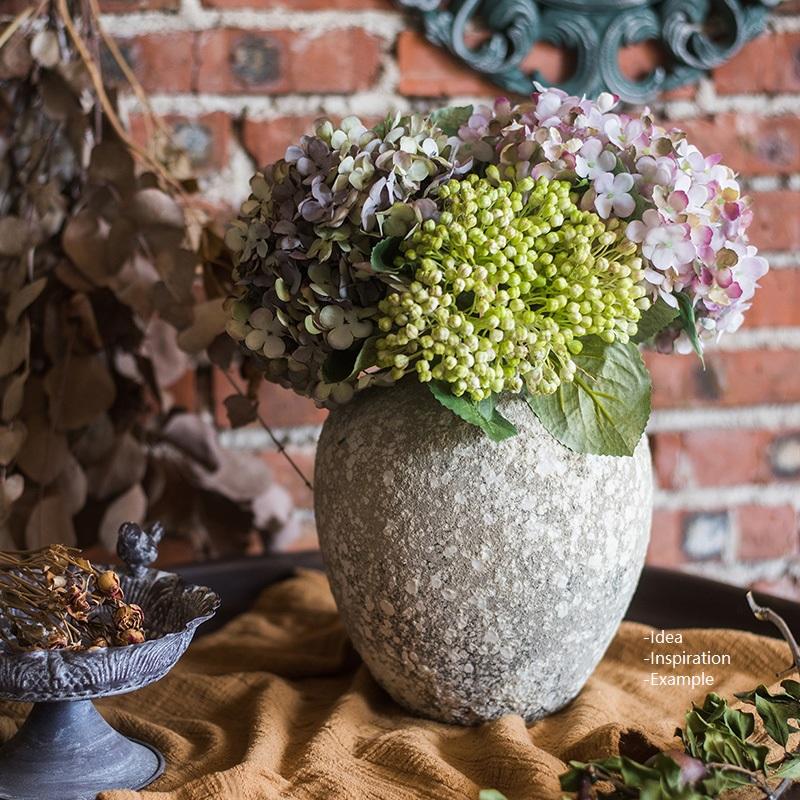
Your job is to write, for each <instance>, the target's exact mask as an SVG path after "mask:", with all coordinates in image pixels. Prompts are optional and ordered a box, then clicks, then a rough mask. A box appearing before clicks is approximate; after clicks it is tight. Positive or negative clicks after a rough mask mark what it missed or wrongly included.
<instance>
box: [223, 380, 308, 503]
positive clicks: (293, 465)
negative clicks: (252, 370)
mask: <svg viewBox="0 0 800 800" xmlns="http://www.w3.org/2000/svg"><path fill="white" fill-rule="evenodd" d="M222 374H223V375H224V376H225V379H226V380H227V381H228V383H229V384H230V385H231V388H232V389H233V390H234V391H235V392H236V394H238V395H239V396H240V397H244V398H245V399H249V398H248V397H247V395H246V394H245V393H244V392H243V391H242V390H241V389H240V388H239V386H237V384H236V381H234V380H233V378H231V376H230V375H229V374H228V373H227V372H223V373H222ZM256 419H257V420H258V421H259V423H260V424H261V427H262V428H263V429H264V430H265V431H266V432H267V434H268V436H269V438H270V439H272V443H273V444H274V445H275V446H276V447H277V448H278V452H279V453H280V454H281V455H282V456H283V457H284V458H285V459H286V460H287V461H288V462H289V466H290V467H291V468H292V469H293V470H294V471H295V472H296V473H297V474H298V475H299V476H300V480H302V481H303V484H304V485H305V487H306V489H308V490H309V491H311V492H313V491H314V486H313V484H312V483H311V481H309V479H308V478H306V476H305V474H304V473H303V471H302V470H301V469H300V467H299V466H298V465H297V463H296V462H295V461H294V459H292V457H291V456H290V455H289V453H288V452H287V451H286V448H285V447H284V446H283V442H281V441H280V439H278V437H277V436H276V435H275V434H274V433H273V432H272V429H271V428H270V427H269V425H267V423H266V421H265V420H264V417H262V416H261V413H260V412H256Z"/></svg>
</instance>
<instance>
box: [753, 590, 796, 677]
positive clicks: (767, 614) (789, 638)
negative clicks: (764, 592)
mask: <svg viewBox="0 0 800 800" xmlns="http://www.w3.org/2000/svg"><path fill="white" fill-rule="evenodd" d="M747 603H748V605H749V606H750V610H751V611H752V612H753V615H754V616H755V618H756V619H758V620H761V621H763V622H771V623H772V624H773V625H774V626H775V627H776V628H777V629H778V630H779V631H780V633H781V636H783V638H784V639H785V640H786V644H788V645H789V650H791V652H792V661H793V662H794V663H793V664H792V666H790V667H787V668H786V669H785V670H782V671H781V672H778V673H777V675H778V676H779V677H784V676H786V675H791V674H792V673H793V672H798V673H800V646H798V644H797V640H796V639H795V638H794V634H793V633H792V632H791V631H790V630H789V626H788V625H787V624H786V620H784V619H783V617H782V616H781V615H780V614H778V613H776V612H775V611H773V610H772V609H771V608H766V607H764V606H760V605H758V603H756V601H755V598H754V597H753V593H752V592H748V593H747Z"/></svg>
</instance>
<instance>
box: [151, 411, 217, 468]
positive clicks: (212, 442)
mask: <svg viewBox="0 0 800 800" xmlns="http://www.w3.org/2000/svg"><path fill="white" fill-rule="evenodd" d="M162 436H163V438H164V441H166V442H168V443H169V444H171V445H173V446H174V447H176V448H177V449H178V450H180V451H181V452H182V453H183V454H184V455H186V456H188V457H189V458H191V459H192V460H193V461H195V462H197V464H199V465H200V466H201V467H202V468H203V469H204V470H205V471H208V472H213V471H214V470H216V469H217V468H218V466H219V460H218V458H217V450H218V449H219V446H218V445H217V438H216V433H215V432H214V429H213V428H212V426H211V425H210V424H209V423H208V422H206V421H205V420H204V419H203V418H202V417H200V416H199V415H198V414H173V415H172V416H171V417H170V418H169V419H168V420H167V422H166V423H165V425H164V430H163V431H162Z"/></svg>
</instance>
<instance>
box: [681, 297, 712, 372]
mask: <svg viewBox="0 0 800 800" xmlns="http://www.w3.org/2000/svg"><path fill="white" fill-rule="evenodd" d="M675 297H676V298H677V300H678V306H679V307H680V316H681V323H682V324H683V329H684V330H685V331H686V335H687V336H688V337H689V341H690V342H691V343H692V347H693V348H694V351H695V353H697V356H698V358H699V359H700V361H701V363H702V364H703V366H704V367H705V365H706V362H705V359H704V358H703V345H702V344H701V343H700V337H699V336H698V335H697V319H696V318H695V315H694V306H693V305H692V301H691V299H690V298H689V295H688V294H686V293H685V292H678V294H676V295H675Z"/></svg>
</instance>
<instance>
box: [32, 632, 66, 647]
mask: <svg viewBox="0 0 800 800" xmlns="http://www.w3.org/2000/svg"><path fill="white" fill-rule="evenodd" d="M40 646H41V647H43V648H44V649H45V650H60V649H61V648H62V647H68V646H69V639H67V635H66V634H65V633H64V632H63V631H59V630H54V631H49V632H48V633H47V635H46V636H45V637H44V640H43V641H42V642H41V645H39V644H37V648H38V647H40Z"/></svg>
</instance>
